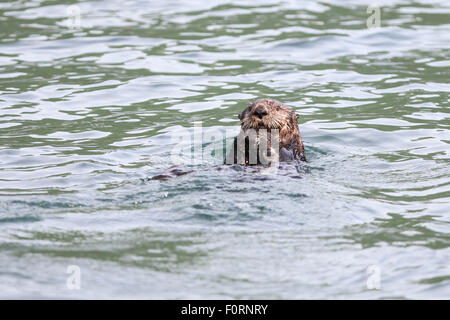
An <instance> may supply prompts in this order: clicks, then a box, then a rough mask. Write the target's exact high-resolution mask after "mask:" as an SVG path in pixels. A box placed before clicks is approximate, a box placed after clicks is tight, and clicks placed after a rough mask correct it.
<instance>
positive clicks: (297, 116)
mask: <svg viewBox="0 0 450 320" xmlns="http://www.w3.org/2000/svg"><path fill="white" fill-rule="evenodd" d="M294 118H295V121H297V120H298V118H300V115H299V114H298V113H296V114H294Z"/></svg>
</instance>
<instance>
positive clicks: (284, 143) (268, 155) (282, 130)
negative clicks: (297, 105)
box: [151, 99, 306, 180]
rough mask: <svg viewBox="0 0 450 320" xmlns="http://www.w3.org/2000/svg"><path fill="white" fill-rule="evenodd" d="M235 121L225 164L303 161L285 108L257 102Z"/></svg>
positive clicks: (292, 117)
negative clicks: (235, 131)
mask: <svg viewBox="0 0 450 320" xmlns="http://www.w3.org/2000/svg"><path fill="white" fill-rule="evenodd" d="M238 117H239V120H240V121H241V131H240V133H239V135H238V136H237V137H236V138H234V141H233V144H232V146H231V149H230V150H229V152H228V153H227V155H226V158H225V161H224V163H225V164H241V165H253V164H255V165H256V164H259V165H271V164H273V163H275V162H284V161H293V160H301V161H306V157H305V151H304V148H303V141H302V138H301V135H300V131H299V129H298V123H297V119H298V115H297V114H296V113H295V112H294V111H293V110H292V109H290V108H289V107H288V106H286V105H284V104H282V103H281V102H278V101H276V100H273V99H260V100H256V101H255V102H253V103H252V104H250V106H249V107H247V108H246V109H245V110H244V111H242V112H241V113H240V114H239V116H238ZM274 139H275V140H274ZM274 159H275V160H276V161H275V162H274ZM217 168H218V169H220V168H221V167H217ZM192 171H193V170H192V169H190V168H184V167H180V166H172V167H170V168H169V169H167V170H166V171H165V172H163V173H162V174H159V175H156V176H154V177H152V178H151V179H153V180H169V179H172V178H174V177H177V176H181V175H185V174H188V173H191V172H192Z"/></svg>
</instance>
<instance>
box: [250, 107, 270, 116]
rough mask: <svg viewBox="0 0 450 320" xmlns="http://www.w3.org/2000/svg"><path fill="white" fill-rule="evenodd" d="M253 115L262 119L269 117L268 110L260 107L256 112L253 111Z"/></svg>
mask: <svg viewBox="0 0 450 320" xmlns="http://www.w3.org/2000/svg"><path fill="white" fill-rule="evenodd" d="M253 114H254V115H255V116H257V117H258V118H260V119H262V118H263V117H264V116H265V115H267V110H266V108H264V107H262V106H259V107H257V108H256V109H255V111H253Z"/></svg>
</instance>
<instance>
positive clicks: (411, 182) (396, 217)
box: [0, 0, 450, 299]
mask: <svg viewBox="0 0 450 320" xmlns="http://www.w3.org/2000/svg"><path fill="white" fill-rule="evenodd" d="M371 4H372V2H371V1H338V0H330V1H322V2H315V1H293V0H292V1H273V0H272V1H239V2H237V1H236V2H232V3H230V2H229V1H221V0H211V1H175V0H174V1H169V0H168V1H118V0H117V1H80V2H75V1H60V2H57V1H39V0H37V1H10V2H1V3H0V298H152V299H165V298H177V299H178V298H195V299H197V298H198V299H204V298H208V299H215V298H267V299H272V298H274V299H279V298H285V299H291V298H296V299H298V298H301V299H303V298H327V299H329V298H337V299H346V298H358V299H367V298H368V299H378V298H425V299H429V298H439V299H443V298H444V299H445V298H446V299H448V298H450V249H449V246H450V178H449V177H450V166H449V160H450V131H449V129H450V112H449V105H450V99H449V92H450V82H449V78H450V6H449V3H448V1H444V0H441V1H425V0H422V1H381V2H379V5H380V7H379V9H380V14H381V15H380V17H381V20H380V27H379V28H372V27H371V26H372V25H370V24H369V27H370V28H369V27H368V23H367V19H368V18H369V16H370V15H371V13H372V11H370V10H369V13H368V10H367V9H368V6H369V5H371ZM71 5H75V7H73V6H71ZM77 13H79V16H78V15H77ZM78 17H79V18H78ZM261 97H272V98H275V99H277V100H280V101H282V102H284V103H286V104H287V105H289V106H291V107H292V108H293V109H295V111H296V112H297V113H298V114H299V115H300V119H299V123H300V130H301V133H302V136H303V140H304V143H305V146H306V156H307V158H308V160H309V161H308V163H307V164H306V165H305V166H303V167H302V168H301V170H300V179H294V178H293V177H292V175H290V174H281V173H280V174H276V175H270V176H268V177H264V178H262V177H261V175H260V174H257V173H252V172H247V171H245V170H244V171H240V170H237V169H236V168H235V169H230V168H225V169H223V170H217V168H216V166H215V164H214V163H212V162H211V161H210V162H208V161H204V162H202V163H200V164H192V162H191V161H190V159H189V154H188V155H186V154H185V157H184V158H183V157H181V158H178V162H177V164H179V165H182V166H185V167H191V168H193V169H194V172H193V173H191V174H188V175H185V176H182V177H178V178H176V179H172V180H169V181H163V182H160V181H155V180H149V179H148V178H149V177H151V176H153V175H155V174H158V173H161V172H162V171H163V170H164V169H166V168H168V167H170V166H171V165H173V164H175V161H174V157H173V156H172V155H173V150H174V148H176V147H177V143H175V142H174V136H175V137H183V136H184V137H188V139H190V138H191V133H192V132H193V127H194V122H195V121H197V122H201V125H202V129H203V133H204V134H205V136H207V135H208V134H215V133H223V132H225V131H227V130H229V129H233V130H234V131H235V132H237V131H238V126H239V121H238V119H237V117H236V115H237V114H238V113H239V112H240V111H242V110H243V109H244V108H245V107H246V106H247V105H248V104H249V103H250V102H251V101H253V100H255V99H257V98H261ZM192 136H193V135H192ZM186 141H187V142H186V144H187V145H190V140H186ZM197 142H198V141H197ZM208 145H211V144H210V143H209V142H206V143H203V145H201V146H203V147H206V146H208ZM284 173H286V172H284ZM71 265H75V266H78V267H79V270H80V271H81V280H80V285H81V286H80V289H79V290H77V289H74V290H73V289H70V288H69V287H70V286H69V287H68V286H67V285H66V281H67V279H68V278H69V277H70V276H71V275H72V274H70V273H67V269H68V267H69V266H71ZM373 270H376V272H373ZM374 277H377V279H378V280H379V284H380V286H378V285H377V286H376V287H377V288H378V289H370V288H371V285H370V283H373V282H372V281H373V280H374V279H375V278H374ZM368 284H369V285H368Z"/></svg>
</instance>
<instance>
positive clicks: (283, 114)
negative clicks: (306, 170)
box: [233, 99, 306, 164]
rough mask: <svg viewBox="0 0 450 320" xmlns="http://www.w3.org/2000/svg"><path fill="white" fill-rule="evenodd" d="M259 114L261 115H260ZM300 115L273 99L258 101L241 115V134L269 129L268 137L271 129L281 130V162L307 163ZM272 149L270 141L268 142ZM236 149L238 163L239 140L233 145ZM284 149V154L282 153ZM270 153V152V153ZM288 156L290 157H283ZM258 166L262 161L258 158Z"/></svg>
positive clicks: (235, 161)
mask: <svg viewBox="0 0 450 320" xmlns="http://www.w3.org/2000/svg"><path fill="white" fill-rule="evenodd" d="M258 114H259V115H258ZM298 117H299V116H298V115H297V114H296V113H295V112H294V111H293V110H292V109H290V108H289V107H288V106H286V105H284V104H282V103H281V102H278V101H276V100H273V99H260V100H256V101H255V102H253V103H252V104H250V106H249V107H247V108H246V109H245V110H244V111H242V113H240V114H239V119H240V120H241V133H242V132H244V133H245V132H246V131H247V130H248V129H255V130H256V132H259V130H260V129H267V131H268V136H270V135H269V133H270V130H271V129H278V130H279V140H280V141H279V151H280V161H289V160H302V161H306V157H305V152H304V147H303V141H302V138H301V135H300V131H299V129H298V122H297V120H298ZM268 145H269V149H270V139H269V141H268ZM233 148H234V163H237V158H236V154H237V138H235V141H234V143H233ZM245 148H246V156H245V158H246V160H245V162H246V163H245V164H249V162H248V150H247V149H248V139H247V140H246V146H245ZM283 148H284V150H283V151H284V152H281V151H282V149H283ZM269 153H270V151H269ZM286 154H288V155H289V157H287V158H288V159H287V158H286V157H283V155H286ZM258 164H260V160H259V157H258Z"/></svg>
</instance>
